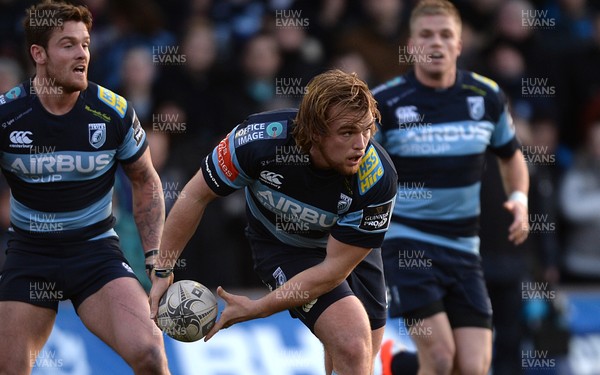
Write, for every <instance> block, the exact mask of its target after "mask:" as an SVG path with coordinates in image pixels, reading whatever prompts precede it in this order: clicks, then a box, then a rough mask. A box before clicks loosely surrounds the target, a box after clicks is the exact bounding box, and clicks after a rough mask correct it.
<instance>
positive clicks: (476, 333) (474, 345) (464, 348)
mask: <svg viewBox="0 0 600 375" xmlns="http://www.w3.org/2000/svg"><path fill="white" fill-rule="evenodd" d="M454 341H455V343H456V363H457V367H458V369H459V372H460V373H464V374H482V375H483V374H486V373H487V370H488V369H489V366H490V362H491V359H492V330H491V329H489V328H482V327H460V328H455V329H454Z"/></svg>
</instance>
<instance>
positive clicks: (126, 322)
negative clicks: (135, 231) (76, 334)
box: [77, 277, 164, 360]
mask: <svg viewBox="0 0 600 375" xmlns="http://www.w3.org/2000/svg"><path fill="white" fill-rule="evenodd" d="M77 313H78V314H79V316H80V318H81V320H82V321H83V323H84V324H85V325H86V327H88V329H89V330H90V331H92V332H93V333H94V334H96V335H97V336H98V337H99V338H100V339H102V340H103V341H104V342H106V343H107V344H108V345H109V346H111V347H112V348H113V349H115V350H116V351H117V353H119V354H120V355H121V356H123V357H124V358H125V360H129V359H131V358H136V356H138V355H139V352H140V351H144V350H147V349H148V348H149V347H155V348H156V347H157V348H159V349H162V348H164V346H163V341H162V334H161V332H160V330H159V329H158V327H156V324H155V323H154V321H152V320H151V319H150V307H149V305H148V297H147V295H146V293H145V292H144V290H143V288H142V286H141V285H140V283H139V282H138V281H137V280H136V279H134V278H131V277H121V278H117V279H114V280H112V281H110V282H108V283H107V284H105V285H104V286H103V287H102V288H100V289H99V290H98V291H97V292H95V293H94V294H92V295H91V296H89V297H87V298H86V299H85V300H84V301H83V302H82V303H81V304H80V305H79V308H78V309H77Z"/></svg>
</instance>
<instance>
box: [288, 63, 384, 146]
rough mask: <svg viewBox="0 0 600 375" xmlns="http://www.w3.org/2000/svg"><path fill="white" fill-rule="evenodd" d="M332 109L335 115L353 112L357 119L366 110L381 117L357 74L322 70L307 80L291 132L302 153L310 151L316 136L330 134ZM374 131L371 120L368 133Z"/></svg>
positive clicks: (374, 127) (374, 115) (376, 117)
mask: <svg viewBox="0 0 600 375" xmlns="http://www.w3.org/2000/svg"><path fill="white" fill-rule="evenodd" d="M334 108H335V109H336V112H335V113H336V114H338V115H339V114H341V113H343V114H346V113H351V114H353V115H355V116H356V121H359V120H361V119H362V118H363V117H364V116H366V115H367V114H368V113H370V114H371V115H373V117H374V118H375V119H376V120H378V121H379V120H380V119H381V115H380V114H379V110H378V109H377V102H376V101H375V99H374V98H373V95H372V94H371V91H370V90H369V87H368V86H367V84H366V83H365V82H364V81H362V80H361V79H360V78H358V76H357V75H356V73H345V72H343V71H341V70H339V69H333V70H329V71H326V72H324V73H321V74H319V75H317V76H315V77H314V78H313V79H311V80H310V82H309V83H308V86H307V87H306V94H305V95H304V97H303V98H302V102H301V103H300V107H299V109H298V115H297V116H296V120H295V127H294V130H293V135H294V138H295V140H296V143H297V144H298V146H300V147H301V148H302V150H303V151H304V152H307V153H308V152H309V151H310V149H311V147H312V146H313V144H314V143H315V139H316V137H318V136H324V135H327V134H328V133H329V126H330V123H331V121H332V120H333V119H332V116H333V113H332V109H334ZM376 130H377V128H376V126H375V123H373V124H372V125H371V134H374V133H375V131H376Z"/></svg>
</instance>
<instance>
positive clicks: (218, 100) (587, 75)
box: [0, 0, 600, 306]
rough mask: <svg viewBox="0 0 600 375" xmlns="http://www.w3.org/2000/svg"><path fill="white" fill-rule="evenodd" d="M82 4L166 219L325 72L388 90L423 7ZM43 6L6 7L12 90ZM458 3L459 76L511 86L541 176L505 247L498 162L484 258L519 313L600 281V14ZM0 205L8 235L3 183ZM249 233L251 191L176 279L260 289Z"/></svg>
mask: <svg viewBox="0 0 600 375" xmlns="http://www.w3.org/2000/svg"><path fill="white" fill-rule="evenodd" d="M73 2H74V3H81V4H85V5H87V6H88V7H89V8H90V10H91V11H92V13H93V16H94V25H93V28H92V33H91V35H92V42H91V47H90V49H91V64H90V70H89V79H90V80H91V81H94V82H97V83H99V84H101V85H103V86H105V87H107V88H109V89H111V90H113V91H115V92H117V93H118V94H120V95H122V96H124V97H125V98H127V99H128V100H129V101H130V103H131V104H132V105H133V106H134V108H135V110H136V112H137V114H138V117H139V118H140V120H141V121H142V123H143V124H144V126H145V128H146V132H147V135H148V140H149V142H150V145H151V151H152V157H153V161H154V163H155V167H156V169H157V170H158V171H159V174H160V176H161V179H162V183H163V186H162V189H163V191H164V193H165V197H166V203H167V209H169V208H170V207H171V206H172V204H173V202H174V201H175V200H176V199H177V197H178V196H180V195H181V190H182V188H183V186H184V185H185V182H186V181H188V180H189V179H190V178H191V176H192V175H193V174H194V173H195V172H196V171H197V170H198V168H199V166H200V162H201V160H202V159H203V157H204V156H205V155H206V154H207V153H208V152H209V151H210V150H211V149H212V147H214V146H215V145H216V144H217V143H218V141H219V140H220V139H221V138H222V137H223V136H224V135H225V134H227V132H228V131H229V130H230V129H231V128H232V127H233V126H235V125H236V124H238V123H239V122H241V121H243V120H244V119H245V117H246V116H247V115H249V114H251V113H254V112H259V111H264V110H268V109H274V108H280V107H290V106H296V105H297V104H298V102H299V100H300V99H301V96H302V93H303V90H304V86H305V85H306V83H307V82H308V80H309V79H310V78H311V77H313V76H314V75H315V74H318V73H320V72H321V71H323V70H325V69H328V68H332V67H337V68H340V69H342V70H345V71H354V72H356V73H357V74H358V75H359V76H360V77H361V78H362V79H364V80H365V81H366V82H367V83H368V84H369V85H370V86H371V87H375V85H378V84H381V83H383V82H385V81H387V80H389V79H391V78H393V77H394V76H396V75H398V74H402V73H404V72H406V71H407V70H408V69H410V68H411V64H410V58H408V57H407V55H406V52H407V47H406V42H407V41H406V39H407V35H408V15H409V13H410V10H411V9H412V6H413V5H414V2H415V1H414V0H354V1H349V0H322V1H309V0H305V1H302V0H299V1H294V0H270V1H256V0H225V1H211V0H168V1H167V0H161V1H158V0H118V1H117V0H87V1H85V0H81V1H73ZM32 3H34V1H29V0H19V1H11V0H0V92H5V91H7V90H9V89H10V88H12V87H13V86H15V85H16V84H18V83H19V82H21V81H23V80H27V79H29V78H30V77H31V75H32V73H33V67H32V65H31V63H30V61H29V59H28V51H27V50H26V48H25V46H24V38H23V27H22V21H21V20H22V18H23V16H24V15H25V9H26V8H27V7H28V6H29V5H30V4H32ZM454 3H455V4H456V6H457V7H458V8H459V10H460V12H461V15H462V18H463V35H462V39H463V51H462V55H461V57H460V59H459V67H460V68H463V69H468V70H474V71H476V72H478V73H480V74H482V75H485V76H487V77H489V78H491V79H493V80H495V81H496V82H497V83H498V84H499V85H500V86H501V87H502V88H503V89H504V90H505V92H506V94H507V96H508V98H509V103H510V111H511V113H512V116H513V119H514V122H515V126H516V129H517V132H518V136H519V139H520V141H521V142H522V145H523V152H524V154H525V157H526V160H527V163H528V166H529V168H530V175H531V189H530V197H529V198H530V221H531V222H532V230H531V235H530V237H529V239H528V240H527V242H526V243H525V244H524V245H522V246H520V247H519V248H515V247H514V246H512V245H510V244H509V243H508V241H507V240H506V236H507V227H508V222H509V220H510V217H509V216H508V214H507V213H505V212H503V211H502V207H501V205H502V202H503V200H504V199H505V197H504V195H503V194H504V193H503V191H502V190H501V183H500V182H499V181H500V180H499V177H498V171H497V165H496V163H495V161H494V159H493V158H490V159H489V162H488V163H487V166H486V173H485V181H484V184H483V189H482V196H483V206H482V214H483V215H482V220H481V226H482V232H481V237H482V247H481V253H482V256H483V260H484V265H485V271H486V278H487V279H488V286H489V288H490V291H491V292H492V294H493V298H496V297H495V296H500V297H498V298H504V299H505V300H503V301H504V304H505V305H506V304H511V303H513V302H514V301H515V300H516V303H517V305H519V306H520V305H521V303H522V302H523V297H522V294H521V293H520V292H519V290H521V291H522V289H523V285H524V284H522V283H523V281H540V282H546V283H548V284H545V285H555V286H556V288H558V287H559V286H560V285H571V284H577V285H586V286H594V285H596V284H598V282H599V281H600V69H599V68H600V2H599V1H596V0H589V1H586V0H537V1H534V0H531V1H527V0H455V1H454ZM127 185H128V182H127V179H126V178H123V175H122V174H121V175H120V176H119V178H118V180H117V188H116V189H115V196H116V202H117V203H116V205H115V214H116V216H117V217H118V227H117V230H118V232H119V234H120V237H121V241H122V245H123V248H124V250H125V251H126V253H127V255H128V257H130V259H132V261H133V262H134V263H136V264H139V265H141V264H142V263H143V259H142V255H141V254H142V251H141V247H140V243H139V239H138V237H137V232H136V229H135V224H134V222H133V219H132V215H131V195H130V190H129V189H127ZM0 195H1V197H2V200H1V201H0V202H1V203H0V204H1V206H0V211H1V212H0V229H1V230H2V231H3V232H5V231H6V228H7V226H8V224H9V218H8V196H9V192H8V190H7V187H6V184H5V182H4V181H2V182H1V183H0ZM244 225H245V212H244V198H243V194H242V193H241V192H238V193H236V194H234V195H232V196H230V197H228V198H227V199H222V200H219V201H217V202H214V203H213V204H212V205H211V206H210V208H209V210H208V211H207V213H206V215H205V219H204V220H203V222H202V223H201V226H200V228H199V230H198V231H197V233H196V235H195V236H194V238H193V239H192V241H191V242H190V243H189V245H188V246H187V248H186V250H185V252H184V253H183V255H182V257H181V258H180V261H179V263H178V265H177V269H176V275H177V278H178V279H187V278H189V279H195V280H198V281H200V282H202V283H204V284H206V285H208V286H211V287H213V286H216V285H223V286H226V287H227V286H230V287H231V286H235V287H255V286H259V281H258V278H257V277H256V276H255V275H254V274H253V270H252V265H251V254H250V251H249V249H248V245H247V244H246V241H245V238H244V237H243V228H244ZM2 246H4V245H2ZM0 261H1V258H0ZM140 267H141V266H140ZM139 269H141V268H138V270H139ZM142 282H143V283H145V285H146V286H148V282H147V280H144V277H142ZM515 288H516V289H515ZM549 288H553V287H549ZM496 290H497V291H498V294H496V293H495V291H496ZM503 290H510V291H511V292H509V293H504V295H503V294H502V291H503ZM500 306H501V305H500Z"/></svg>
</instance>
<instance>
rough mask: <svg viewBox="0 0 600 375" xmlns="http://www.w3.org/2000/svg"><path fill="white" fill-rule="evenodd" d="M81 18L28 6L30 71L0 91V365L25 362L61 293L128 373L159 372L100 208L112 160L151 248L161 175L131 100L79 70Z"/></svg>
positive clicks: (158, 218) (154, 340) (148, 328)
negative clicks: (5, 205) (0, 264)
mask: <svg viewBox="0 0 600 375" xmlns="http://www.w3.org/2000/svg"><path fill="white" fill-rule="evenodd" d="M91 26H92V16H91V13H90V12H89V11H88V9H87V8H85V7H82V6H73V5H68V4H65V3H59V2H50V1H46V2H43V3H40V4H38V5H36V6H33V7H31V8H29V9H28V10H27V16H26V18H25V20H24V27H25V33H26V38H27V46H28V49H29V52H30V56H31V59H32V60H33V62H34V64H35V76H34V77H33V78H32V79H30V80H28V81H25V82H23V83H22V84H20V85H18V86H16V87H14V88H12V89H10V90H9V91H8V92H7V93H5V94H4V95H0V123H1V124H2V126H1V127H0V166H1V167H2V172H3V173H4V176H5V177H6V180H7V181H8V184H9V186H10V188H11V199H10V206H11V207H10V219H11V233H10V236H11V238H10V239H9V241H8V248H7V252H6V253H7V257H6V263H5V264H4V268H3V269H2V273H1V274H0V322H1V323H0V336H1V337H2V340H0V373H2V374H24V373H29V372H31V369H32V367H33V366H35V364H36V356H37V355H38V354H39V353H40V351H41V350H42V348H43V346H44V344H45V342H46V340H47V339H48V337H49V335H50V332H51V331H52V327H53V324H54V321H55V318H56V314H57V311H58V305H59V301H61V300H66V299H70V300H71V301H72V303H73V305H74V307H75V310H76V312H77V314H78V315H79V317H80V318H81V320H82V322H83V323H84V324H85V326H86V327H87V328H88V329H89V330H90V331H91V332H92V333H94V334H95V335H96V336H98V337H99V338H100V339H102V340H103V341H104V342H105V343H106V344H108V345H109V346H110V347H111V348H113V349H114V350H115V351H116V352H117V353H118V354H119V355H120V356H121V357H122V358H123V359H124V360H125V361H126V362H127V363H128V364H129V365H130V366H131V367H132V369H133V370H134V372H135V373H136V374H168V373H169V370H168V367H167V359H166V354H165V349H164V343H163V341H162V335H161V334H157V333H156V332H157V331H158V329H157V328H156V326H155V324H154V322H153V321H152V320H151V319H150V309H149V307H148V301H147V295H146V293H145V292H144V290H143V289H142V286H141V285H140V283H139V282H138V280H137V279H136V277H135V275H134V274H133V271H132V270H131V267H130V266H129V265H128V263H127V261H126V259H125V258H124V257H123V254H122V252H121V249H120V247H119V239H118V237H117V234H116V232H115V231H114V230H113V226H114V221H115V219H114V216H113V214H112V196H113V184H114V178H115V170H116V168H117V165H118V164H120V165H122V166H123V168H124V170H125V172H126V174H127V175H128V177H129V178H130V180H131V182H132V186H133V195H134V202H135V203H134V206H135V213H134V215H135V219H136V223H137V227H138V230H139V233H140V236H141V239H142V243H143V246H144V249H145V250H146V251H148V254H149V255H152V254H155V253H157V251H156V249H158V247H159V243H160V235H161V233H162V229H163V224H164V214H165V211H164V201H163V195H162V189H161V183H160V179H159V177H158V175H157V173H156V171H155V170H154V168H153V167H152V163H151V160H150V151H149V149H148V148H147V143H146V136H145V133H144V130H143V129H142V127H141V125H140V122H139V121H138V119H137V117H136V114H135V112H134V110H133V108H132V107H131V106H130V105H129V103H128V102H127V101H126V100H125V99H124V98H122V97H121V96H119V95H117V94H115V93H113V92H111V91H109V90H107V89H105V88H103V87H101V86H99V85H96V84H94V83H92V82H88V80H87V72H88V64H89V60H90V52H89V45H90V34H89V32H90V29H91ZM151 262H152V256H150V257H149V259H148V263H149V264H151Z"/></svg>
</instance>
